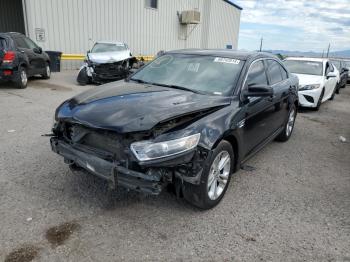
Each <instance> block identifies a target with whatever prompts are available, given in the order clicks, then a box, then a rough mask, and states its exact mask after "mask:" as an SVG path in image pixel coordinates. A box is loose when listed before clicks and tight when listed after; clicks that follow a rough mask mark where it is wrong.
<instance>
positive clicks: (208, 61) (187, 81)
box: [131, 54, 244, 95]
mask: <svg viewBox="0 0 350 262" xmlns="http://www.w3.org/2000/svg"><path fill="white" fill-rule="evenodd" d="M243 64H244V61H241V60H238V59H232V58H223V57H213V56H204V55H184V54H166V55H163V56H161V57H158V58H157V59H156V60H154V61H152V62H151V63H150V64H148V65H147V66H145V67H144V68H143V69H141V70H140V71H138V72H136V74H134V75H133V77H132V78H131V80H134V81H142V82H147V83H152V84H158V85H166V86H173V87H174V88H176V87H182V88H186V89H189V90H192V91H194V92H201V93H210V94H214V95H229V94H230V93H232V89H233V87H234V86H235V84H236V82H237V79H238V77H239V74H240V72H241V69H242V66H243Z"/></svg>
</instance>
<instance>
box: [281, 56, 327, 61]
mask: <svg viewBox="0 0 350 262" xmlns="http://www.w3.org/2000/svg"><path fill="white" fill-rule="evenodd" d="M285 60H299V61H310V62H327V61H329V59H328V58H317V57H287V58H286V59H285Z"/></svg>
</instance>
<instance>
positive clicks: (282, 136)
mask: <svg viewBox="0 0 350 262" xmlns="http://www.w3.org/2000/svg"><path fill="white" fill-rule="evenodd" d="M291 114H293V115H294V116H293V122H291V121H290V120H291V118H290V117H291ZM296 116H297V108H296V106H295V105H294V104H293V105H291V107H290V108H289V113H288V117H287V120H286V123H285V124H284V128H283V130H282V131H281V133H280V134H279V135H278V136H277V137H276V140H277V141H280V142H286V141H288V139H289V138H290V137H291V135H292V133H293V130H294V124H295V118H296ZM290 124H291V129H288V128H289V127H290Z"/></svg>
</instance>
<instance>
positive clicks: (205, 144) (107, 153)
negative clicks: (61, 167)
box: [51, 50, 298, 209]
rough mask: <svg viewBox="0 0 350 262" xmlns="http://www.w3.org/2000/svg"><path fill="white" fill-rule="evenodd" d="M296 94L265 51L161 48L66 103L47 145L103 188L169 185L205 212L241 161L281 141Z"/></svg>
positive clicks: (155, 190)
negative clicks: (128, 72)
mask: <svg viewBox="0 0 350 262" xmlns="http://www.w3.org/2000/svg"><path fill="white" fill-rule="evenodd" d="M297 89H298V79H297V78H296V77H295V76H293V75H291V74H290V73H289V72H288V71H287V69H286V68H285V67H284V65H283V64H282V63H281V61H280V60H279V59H278V58H276V57H274V56H272V55H270V54H265V53H257V52H251V53H250V52H234V51H229V50H180V51H171V52H166V53H164V54H163V55H162V56H160V57H158V58H157V59H155V60H154V61H153V62H151V63H149V64H147V65H146V66H144V67H143V68H141V69H139V70H138V71H137V72H136V73H134V74H133V75H132V76H130V77H129V78H128V79H126V80H123V81H118V82H113V83H109V84H106V85H103V86H100V87H98V88H93V89H91V90H89V91H86V92H84V93H82V94H80V95H77V96H76V97H73V98H72V99H69V100H67V101H65V102H64V103H63V104H62V105H61V106H59V107H58V108H57V110H56V115H55V119H56V122H55V124H54V127H53V134H52V136H53V137H52V138H51V147H52V150H53V151H54V152H56V153H58V154H60V155H62V156H63V157H64V159H65V162H66V163H67V164H69V165H70V167H71V168H73V169H85V170H87V171H88V172H89V173H91V174H93V175H96V176H99V177H101V178H103V179H106V180H107V181H108V182H109V185H110V187H111V188H115V187H116V186H118V185H120V186H123V187H126V188H129V189H132V190H137V191H140V192H144V193H148V194H159V193H160V192H161V191H162V190H163V189H164V188H165V187H166V186H171V187H172V188H173V189H174V192H176V194H177V195H178V196H183V197H184V198H185V199H186V200H188V201H189V202H190V203H192V204H193V205H196V206H198V207H200V208H203V209H208V208H211V207H214V206H215V205H217V204H218V203H219V201H220V200H221V199H222V197H223V196H224V194H225V192H226V190H227V187H228V184H229V182H230V179H231V176H232V174H233V173H234V172H235V171H236V170H237V169H239V168H240V167H241V164H242V163H243V162H244V161H246V160H247V159H248V158H249V157H251V156H252V155H253V154H254V153H256V152H257V151H259V150H260V149H261V148H262V147H263V146H264V145H266V144H267V143H268V142H269V141H271V140H273V139H277V140H279V141H287V140H288V139H289V137H290V136H291V134H292V131H293V127H294V121H295V117H296V114H297V106H298V95H297V91H298V90H297Z"/></svg>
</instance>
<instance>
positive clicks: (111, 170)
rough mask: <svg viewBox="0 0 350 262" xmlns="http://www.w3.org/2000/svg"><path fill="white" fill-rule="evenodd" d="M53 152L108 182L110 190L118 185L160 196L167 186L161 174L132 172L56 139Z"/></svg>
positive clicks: (53, 139)
mask: <svg viewBox="0 0 350 262" xmlns="http://www.w3.org/2000/svg"><path fill="white" fill-rule="evenodd" d="M50 143H51V148H52V150H53V151H54V152H55V153H57V154H59V155H61V156H63V157H64V159H65V161H66V162H67V163H69V164H76V165H77V166H79V167H82V168H84V169H85V170H87V171H88V172H89V173H92V174H93V175H96V176H98V177H100V178H103V179H105V180H107V181H108V183H109V186H110V188H112V189H114V188H116V187H117V186H118V185H120V186H123V187H125V188H128V189H132V190H136V191H141V192H144V193H148V194H153V195H158V194H159V193H160V192H161V191H162V189H163V187H164V186H165V183H164V181H162V177H163V175H162V173H161V172H153V173H152V174H144V173H141V172H137V171H133V170H130V169H128V168H126V167H124V166H122V165H120V164H119V163H118V162H116V161H108V160H105V159H103V157H102V155H100V156H98V154H96V152H92V151H91V152H89V150H88V149H87V148H81V147H75V146H73V145H70V144H68V143H66V142H64V141H62V140H60V139H58V138H56V137H52V138H51V139H50Z"/></svg>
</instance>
